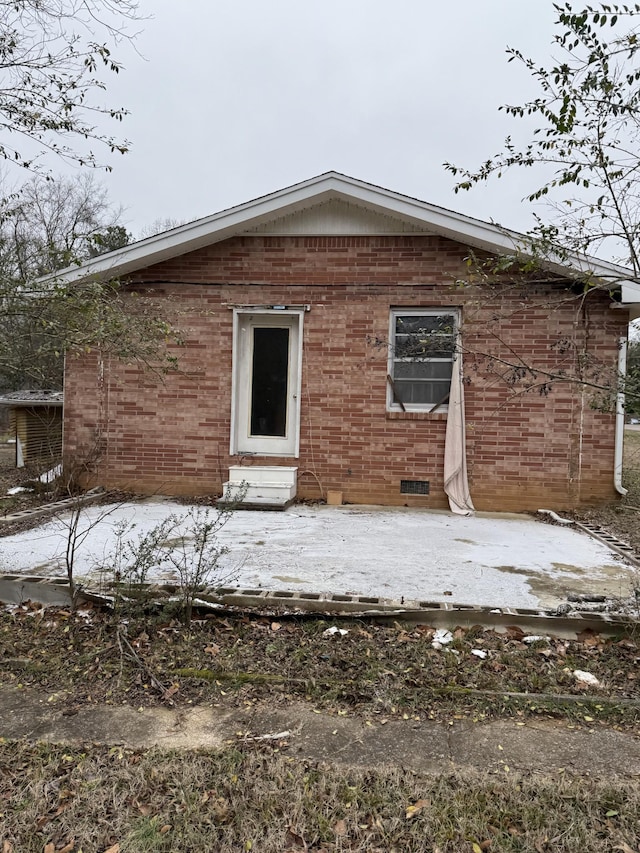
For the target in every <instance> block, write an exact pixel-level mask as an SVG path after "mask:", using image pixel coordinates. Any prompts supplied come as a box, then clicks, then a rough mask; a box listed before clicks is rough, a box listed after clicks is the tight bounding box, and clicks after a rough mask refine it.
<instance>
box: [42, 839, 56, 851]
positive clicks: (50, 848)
mask: <svg viewBox="0 0 640 853" xmlns="http://www.w3.org/2000/svg"><path fill="white" fill-rule="evenodd" d="M44 853H56V845H55V844H54V843H53V841H50V842H49V843H48V844H45V845H44Z"/></svg>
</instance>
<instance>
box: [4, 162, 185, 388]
mask: <svg viewBox="0 0 640 853" xmlns="http://www.w3.org/2000/svg"><path fill="white" fill-rule="evenodd" d="M118 216H119V211H114V209H113V208H112V206H111V205H110V203H109V200H108V197H107V194H106V191H105V190H104V188H103V187H101V186H100V184H98V183H97V182H96V180H95V178H94V176H93V174H83V175H80V176H78V177H76V178H74V179H71V178H67V179H60V180H58V181H50V180H46V179H44V178H42V177H37V176H36V177H34V178H32V179H31V180H30V181H28V182H27V184H26V185H25V186H24V187H23V188H22V190H20V191H19V192H17V193H16V194H14V196H13V198H12V206H11V208H10V209H8V210H6V211H5V215H4V218H3V220H2V221H1V222H0V307H1V309H2V310H1V311H0V389H2V390H18V389H22V388H25V387H40V388H60V387H62V371H63V361H64V353H65V351H66V352H69V353H73V352H79V351H84V350H87V349H91V348H96V347H97V348H99V349H100V350H101V351H102V352H103V353H104V354H105V355H112V356H114V357H116V358H122V359H125V360H137V361H141V362H142V363H145V364H149V365H155V366H159V367H161V368H166V367H169V366H171V365H172V364H173V363H174V360H173V359H172V358H168V357H167V354H166V353H165V351H164V341H165V340H166V339H167V338H168V337H171V335H172V332H171V330H170V328H169V325H168V324H167V323H166V322H165V321H164V320H163V319H162V318H160V317H159V316H157V314H156V312H155V311H154V309H153V306H152V304H151V302H150V301H149V299H146V298H145V297H143V296H141V297H137V298H128V299H127V300H126V302H125V298H124V295H123V293H122V291H121V288H120V286H119V284H118V282H111V283H109V284H100V283H98V282H87V283H84V284H72V285H67V284H61V283H59V282H56V281H55V279H52V280H50V281H45V282H42V281H41V280H40V279H41V277H42V276H47V275H49V274H51V273H54V272H55V271H56V270H58V269H60V268H61V267H66V266H69V265H71V264H73V263H81V262H82V261H84V260H87V259H88V258H90V257H93V256H94V255H95V254H99V253H100V252H101V251H110V250H112V249H114V248H119V247H120V246H121V245H126V244H127V243H128V242H129V240H130V235H129V234H128V232H127V231H126V229H124V228H123V227H122V226H121V225H119V224H117V220H118Z"/></svg>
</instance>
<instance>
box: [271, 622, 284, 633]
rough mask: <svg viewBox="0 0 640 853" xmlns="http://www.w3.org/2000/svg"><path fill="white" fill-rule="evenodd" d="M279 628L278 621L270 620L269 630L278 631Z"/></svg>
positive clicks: (280, 626)
mask: <svg viewBox="0 0 640 853" xmlns="http://www.w3.org/2000/svg"><path fill="white" fill-rule="evenodd" d="M280 628H282V625H281V624H280V623H279V622H272V623H271V630H272V631H279V630H280Z"/></svg>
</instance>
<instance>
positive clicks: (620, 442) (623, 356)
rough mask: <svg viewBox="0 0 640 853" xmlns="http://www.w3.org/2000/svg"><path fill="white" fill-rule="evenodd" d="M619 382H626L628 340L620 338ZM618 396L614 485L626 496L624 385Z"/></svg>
mask: <svg viewBox="0 0 640 853" xmlns="http://www.w3.org/2000/svg"><path fill="white" fill-rule="evenodd" d="M618 347H619V349H618V381H619V382H620V383H623V382H624V379H625V376H626V374H627V339H626V338H620V340H619V342H618ZM622 389H623V390H621V391H618V394H617V395H616V437H615V451H614V457H613V485H614V486H615V490H616V492H618V494H619V495H626V494H627V491H628V490H627V489H625V487H624V486H623V485H622V454H623V450H624V385H622Z"/></svg>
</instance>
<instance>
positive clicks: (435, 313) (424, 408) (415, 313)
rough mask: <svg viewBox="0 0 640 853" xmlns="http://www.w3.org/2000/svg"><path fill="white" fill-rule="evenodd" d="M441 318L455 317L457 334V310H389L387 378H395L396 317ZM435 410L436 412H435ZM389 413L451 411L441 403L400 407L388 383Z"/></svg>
mask: <svg viewBox="0 0 640 853" xmlns="http://www.w3.org/2000/svg"><path fill="white" fill-rule="evenodd" d="M398 316H403V317H439V316H450V317H453V321H454V327H455V333H456V334H457V333H458V332H459V329H460V311H459V309H457V308H447V307H444V306H443V307H442V308H415V307H414V308H391V309H390V310H389V346H388V360H387V376H388V377H389V376H390V377H391V379H393V378H394V376H393V365H394V347H395V334H396V331H395V329H396V317H398ZM434 410H435V411H434ZM387 411H388V412H403V411H404V412H424V413H426V414H428V413H429V412H433V413H434V414H440V413H443V414H444V413H446V412H448V411H449V403H448V402H446V403H441V404H440V405H438V404H437V403H434V404H425V405H417V404H415V403H414V404H412V403H405V404H404V408H403V407H402V406H401V405H400V403H398V402H396V397H395V394H394V390H393V387H392V385H391V382H389V381H387Z"/></svg>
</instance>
